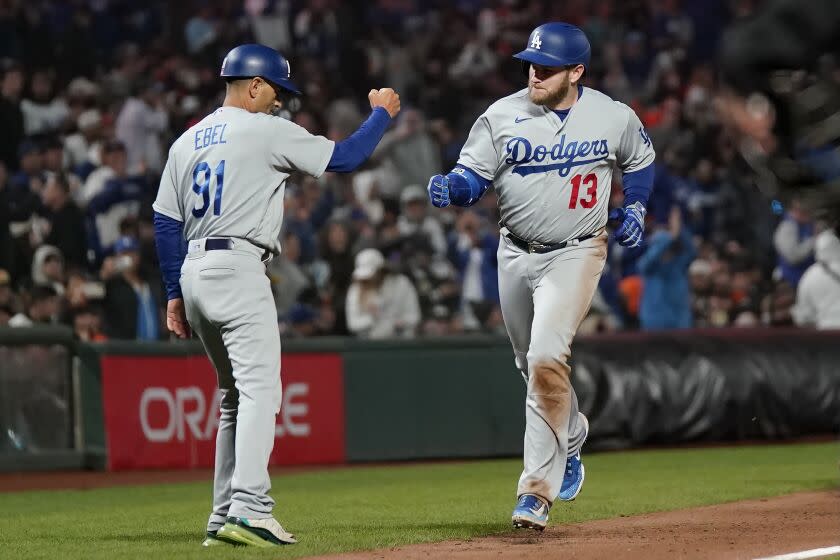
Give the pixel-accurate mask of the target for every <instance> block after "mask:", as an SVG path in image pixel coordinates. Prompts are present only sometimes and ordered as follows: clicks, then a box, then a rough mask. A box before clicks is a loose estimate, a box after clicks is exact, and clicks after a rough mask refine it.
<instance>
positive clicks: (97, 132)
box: [64, 109, 102, 177]
mask: <svg viewBox="0 0 840 560" xmlns="http://www.w3.org/2000/svg"><path fill="white" fill-rule="evenodd" d="M76 128H77V129H78V132H75V133H73V134H70V135H68V136H67V137H66V138H65V139H64V151H65V154H66V157H67V167H68V168H69V169H70V170H72V171H73V172H74V173H76V174H77V175H80V176H85V177H87V175H88V174H89V173H90V171H92V170H93V169H95V168H96V167H98V166H99V165H101V163H102V159H101V155H100V150H101V147H102V146H101V141H100V136H101V134H102V113H100V112H99V110H97V109H88V110H87V111H85V112H83V113H81V114H80V115H79V116H78V118H77V119H76Z"/></svg>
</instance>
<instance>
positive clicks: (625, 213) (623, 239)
mask: <svg viewBox="0 0 840 560" xmlns="http://www.w3.org/2000/svg"><path fill="white" fill-rule="evenodd" d="M646 214H647V210H645V207H644V206H642V203H641V202H638V201H637V202H634V203H633V204H631V205H630V206H627V207H625V208H615V209H613V210H612V212H610V220H616V221H619V222H621V225H619V226H618V229H617V230H615V240H616V241H618V244H619V245H621V246H623V247H638V246H639V245H641V244H642V238H643V237H644V232H645V215H646Z"/></svg>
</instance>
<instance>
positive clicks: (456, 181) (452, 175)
mask: <svg viewBox="0 0 840 560" xmlns="http://www.w3.org/2000/svg"><path fill="white" fill-rule="evenodd" d="M446 177H447V178H448V179H449V201H450V202H451V203H452V204H454V205H455V206H463V207H466V206H472V205H473V204H475V203H476V202H478V201H479V199H480V198H481V197H482V195H483V194H484V193H485V192H487V189H488V188H489V187H490V181H488V180H487V179H485V178H484V177H482V176H481V175H479V174H478V173H476V172H475V171H473V170H472V169H470V168H469V167H464V166H463V165H456V166H455V169H453V170H452V171H450V172H449V173H447V174H446Z"/></svg>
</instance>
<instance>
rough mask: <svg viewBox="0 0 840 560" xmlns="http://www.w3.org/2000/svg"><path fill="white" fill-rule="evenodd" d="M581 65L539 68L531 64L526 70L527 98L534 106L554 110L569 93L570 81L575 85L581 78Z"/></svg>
mask: <svg viewBox="0 0 840 560" xmlns="http://www.w3.org/2000/svg"><path fill="white" fill-rule="evenodd" d="M583 70H584V68H583V65H581V64H578V65H576V66H541V65H539V64H531V65H530V67H529V68H528V97H530V98H531V101H532V102H533V103H534V104H535V105H545V106H546V107H549V108H554V107H555V106H556V105H559V104H560V103H561V102H562V101H563V100H564V99H565V98H566V95H568V93H569V89H571V87H572V81H574V82H575V84H577V82H578V80H580V78H581V76H583Z"/></svg>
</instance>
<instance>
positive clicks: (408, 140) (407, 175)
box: [373, 109, 441, 198]
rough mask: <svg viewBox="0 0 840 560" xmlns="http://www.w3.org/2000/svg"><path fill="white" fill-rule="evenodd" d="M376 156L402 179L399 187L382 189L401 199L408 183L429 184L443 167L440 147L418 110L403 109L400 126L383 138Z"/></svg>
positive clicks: (388, 186)
mask: <svg viewBox="0 0 840 560" xmlns="http://www.w3.org/2000/svg"><path fill="white" fill-rule="evenodd" d="M373 158H374V160H382V161H384V163H385V165H387V166H388V167H389V168H390V169H391V171H392V172H393V173H394V174H395V176H396V177H397V178H398V179H397V180H398V186H397V188H393V187H394V185H380V192H381V193H382V194H383V195H385V196H388V197H390V198H399V195H400V193H399V190H401V188H402V187H403V186H405V185H425V184H426V183H427V182H428V181H429V177H431V176H432V175H434V174H435V173H439V172H440V170H441V162H440V148H439V147H438V146H437V144H436V143H435V140H434V138H433V137H432V135H431V134H430V133H429V132H428V130H426V121H425V119H424V118H423V115H422V113H420V111H418V110H417V109H403V111H402V112H401V113H400V115H399V117H398V118H397V125H396V127H395V128H394V129H393V130H391V131H389V132H386V133H385V136H383V137H382V141H381V142H380V143H379V145H378V146H377V147H376V149H375V150H374V152H373Z"/></svg>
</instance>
